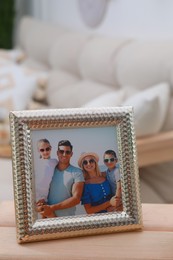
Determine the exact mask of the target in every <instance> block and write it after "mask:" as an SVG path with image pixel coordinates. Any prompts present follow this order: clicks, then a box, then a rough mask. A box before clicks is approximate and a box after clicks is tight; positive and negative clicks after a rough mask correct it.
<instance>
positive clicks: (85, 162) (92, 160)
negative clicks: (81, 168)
mask: <svg viewBox="0 0 173 260" xmlns="http://www.w3.org/2000/svg"><path fill="white" fill-rule="evenodd" d="M88 163H89V164H91V163H95V161H94V159H90V160H84V161H83V163H82V164H83V165H87V164H88Z"/></svg>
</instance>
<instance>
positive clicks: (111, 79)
mask: <svg viewBox="0 0 173 260" xmlns="http://www.w3.org/2000/svg"><path fill="white" fill-rule="evenodd" d="M128 41H129V40H124V39H119V40H116V39H111V38H106V37H102V36H99V37H96V36H95V37H93V38H92V39H90V41H88V43H87V44H86V45H85V47H84V49H83V51H82V53H81V56H80V64H79V65H80V72H81V75H82V77H83V78H84V79H89V80H94V81H97V82H100V83H102V84H110V85H115V86H114V87H115V88H116V87H117V86H118V85H117V80H116V72H115V71H114V69H113V60H114V59H115V58H116V55H117V53H118V52H119V50H120V49H121V48H122V47H123V46H124V44H126V43H127V42H128Z"/></svg>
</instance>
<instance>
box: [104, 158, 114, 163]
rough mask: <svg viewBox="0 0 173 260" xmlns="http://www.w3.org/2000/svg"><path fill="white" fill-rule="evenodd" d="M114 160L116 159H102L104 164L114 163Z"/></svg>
mask: <svg viewBox="0 0 173 260" xmlns="http://www.w3.org/2000/svg"><path fill="white" fill-rule="evenodd" d="M115 160H116V158H109V159H104V162H105V163H108V162H114V161H115Z"/></svg>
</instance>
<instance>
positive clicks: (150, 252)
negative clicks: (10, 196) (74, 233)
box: [0, 202, 173, 260]
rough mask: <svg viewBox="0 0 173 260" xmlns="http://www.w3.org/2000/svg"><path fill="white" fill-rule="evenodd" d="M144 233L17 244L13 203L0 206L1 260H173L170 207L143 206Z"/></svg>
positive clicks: (172, 229)
mask: <svg viewBox="0 0 173 260" xmlns="http://www.w3.org/2000/svg"><path fill="white" fill-rule="evenodd" d="M142 209H143V224H144V228H143V231H133V232H124V233H115V234H105V235H98V236H88V237H78V238H70V239H61V240H51V241H44V242H35V243H28V244H22V245H19V244H17V242H16V232H15V231H16V230H15V221H14V208H13V202H2V203H0V260H1V259H2V260H16V259H17V260H26V259H29V260H47V259H49V260H55V259H56V260H58V259H63V260H67V259H70V260H79V259H80V260H87V259H98V260H100V259H105V260H109V259H118V260H121V259H132V260H135V259H137V260H138V259H162V260H163V259H171V260H172V259H173V205H168V204H143V205H142Z"/></svg>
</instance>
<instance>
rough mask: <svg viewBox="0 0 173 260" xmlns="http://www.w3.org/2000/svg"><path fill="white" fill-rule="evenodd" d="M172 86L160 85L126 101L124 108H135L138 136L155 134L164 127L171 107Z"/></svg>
mask: <svg viewBox="0 0 173 260" xmlns="http://www.w3.org/2000/svg"><path fill="white" fill-rule="evenodd" d="M169 98H170V86H169V85H168V84H167V83H160V84H158V85H155V86H153V87H150V88H149V89H145V90H143V91H140V92H139V93H137V94H136V95H133V96H131V97H130V98H128V99H126V100H125V101H124V102H123V103H122V105H123V106H133V107H134V120H135V128H136V135H137V136H138V137H139V136H144V135H150V134H155V133H157V132H159V131H160V130H161V128H162V127H163V124H164V121H165V117H166V113H167V110H168V106H169Z"/></svg>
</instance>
